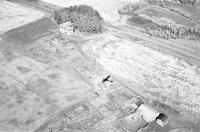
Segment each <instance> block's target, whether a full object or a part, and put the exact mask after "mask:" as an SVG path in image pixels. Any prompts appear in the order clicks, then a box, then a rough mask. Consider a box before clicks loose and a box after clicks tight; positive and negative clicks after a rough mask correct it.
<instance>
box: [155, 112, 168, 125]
mask: <svg viewBox="0 0 200 132" xmlns="http://www.w3.org/2000/svg"><path fill="white" fill-rule="evenodd" d="M168 120H169V119H168V117H167V115H165V114H163V113H160V115H159V116H158V117H157V118H156V123H157V124H158V125H160V126H161V127H163V126H165V125H166V124H167V123H168Z"/></svg>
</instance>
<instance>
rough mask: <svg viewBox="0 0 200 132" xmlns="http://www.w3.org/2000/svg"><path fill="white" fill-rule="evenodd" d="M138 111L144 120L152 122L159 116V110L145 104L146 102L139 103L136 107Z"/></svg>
mask: <svg viewBox="0 0 200 132" xmlns="http://www.w3.org/2000/svg"><path fill="white" fill-rule="evenodd" d="M137 111H138V112H141V114H142V117H143V119H144V120H145V121H146V122H152V121H153V120H155V119H156V117H158V116H159V114H160V113H159V112H158V111H156V110H155V109H153V108H152V107H151V106H149V105H146V104H141V105H140V106H139V107H138V109H137Z"/></svg>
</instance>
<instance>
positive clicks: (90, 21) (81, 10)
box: [55, 5, 103, 33]
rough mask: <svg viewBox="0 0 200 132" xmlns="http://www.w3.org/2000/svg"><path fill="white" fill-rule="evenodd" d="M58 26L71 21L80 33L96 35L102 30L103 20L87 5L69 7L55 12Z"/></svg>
mask: <svg viewBox="0 0 200 132" xmlns="http://www.w3.org/2000/svg"><path fill="white" fill-rule="evenodd" d="M55 20H56V22H57V23H58V24H62V23H64V22H67V21H71V22H72V23H74V24H75V27H76V28H77V29H78V30H79V31H81V32H89V33H98V32H101V30H102V23H103V19H102V17H101V16H100V14H99V12H98V11H96V10H94V9H93V8H92V7H91V6H88V5H79V6H77V5H76V6H71V7H68V8H63V9H60V10H57V11H55Z"/></svg>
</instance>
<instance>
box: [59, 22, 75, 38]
mask: <svg viewBox="0 0 200 132" xmlns="http://www.w3.org/2000/svg"><path fill="white" fill-rule="evenodd" d="M74 30H75V25H74V23H71V22H70V21H69V22H65V23H62V24H60V25H59V31H60V32H61V33H63V34H66V35H71V34H73V33H74Z"/></svg>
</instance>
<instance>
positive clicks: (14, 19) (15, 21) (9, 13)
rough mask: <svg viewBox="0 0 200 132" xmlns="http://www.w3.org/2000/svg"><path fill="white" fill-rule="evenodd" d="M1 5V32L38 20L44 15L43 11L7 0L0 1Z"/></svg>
mask: <svg viewBox="0 0 200 132" xmlns="http://www.w3.org/2000/svg"><path fill="white" fill-rule="evenodd" d="M0 5H1V6H0V14H1V15H0V27H1V29H0V34H2V33H4V32H6V31H8V30H10V29H14V28H17V27H19V26H22V25H25V24H27V23H30V22H33V21H35V20H38V19H40V18H42V17H43V16H44V13H43V12H40V11H38V10H34V9H31V8H27V7H24V6H20V5H17V4H14V3H11V2H8V1H5V0H3V1H0Z"/></svg>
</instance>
